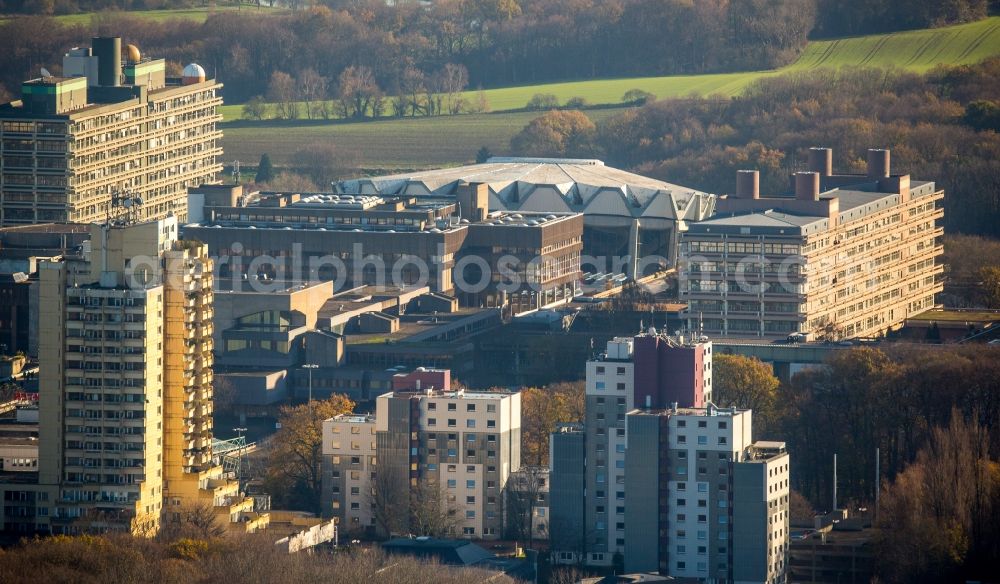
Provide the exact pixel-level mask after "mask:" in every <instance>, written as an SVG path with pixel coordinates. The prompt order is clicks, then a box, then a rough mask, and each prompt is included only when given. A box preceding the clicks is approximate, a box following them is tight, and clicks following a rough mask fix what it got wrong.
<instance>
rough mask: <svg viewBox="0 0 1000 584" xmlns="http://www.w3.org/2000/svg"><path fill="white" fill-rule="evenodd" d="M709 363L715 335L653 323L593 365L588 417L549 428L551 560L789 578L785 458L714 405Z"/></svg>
mask: <svg viewBox="0 0 1000 584" xmlns="http://www.w3.org/2000/svg"><path fill="white" fill-rule="evenodd" d="M711 370H712V344H711V343H710V342H708V341H704V340H701V339H683V338H677V337H670V336H667V335H661V334H657V333H656V332H655V331H654V330H650V331H649V332H648V333H645V334H641V335H637V336H636V337H634V338H616V339H612V340H611V341H609V342H608V344H607V349H606V351H605V352H604V353H602V354H601V355H599V356H598V357H597V358H595V359H593V360H591V361H589V362H588V363H587V383H586V415H585V421H584V423H583V424H582V426H566V427H562V428H559V429H558V430H557V431H556V432H554V433H553V434H552V436H551V445H552V449H551V457H550V469H551V473H550V474H551V477H550V480H551V504H550V526H551V549H552V554H553V559H554V561H556V562H559V563H582V564H587V565H592V566H614V567H615V568H616V569H619V570H624V572H625V573H649V572H656V573H659V574H661V575H665V576H671V577H676V578H682V579H686V578H692V579H697V580H699V581H705V582H747V583H749V582H760V583H767V584H771V583H777V582H784V581H785V562H786V555H787V547H788V539H789V532H788V521H789V519H788V492H789V484H788V477H789V464H788V454H787V453H786V452H785V447H784V443H780V442H754V441H753V440H752V425H751V412H750V411H749V410H736V409H729V408H718V407H716V406H715V405H714V404H712V402H711V401H710V400H709V399H708V398H709V397H710V396H711V394H712V387H711V383H712V372H711Z"/></svg>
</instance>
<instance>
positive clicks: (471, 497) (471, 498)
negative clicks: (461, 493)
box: [465, 495, 476, 505]
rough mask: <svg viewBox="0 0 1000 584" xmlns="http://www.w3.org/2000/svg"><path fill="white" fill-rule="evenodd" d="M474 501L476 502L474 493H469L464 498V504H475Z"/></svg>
mask: <svg viewBox="0 0 1000 584" xmlns="http://www.w3.org/2000/svg"><path fill="white" fill-rule="evenodd" d="M475 503H476V497H475V496H474V495H469V496H467V497H466V498H465V504H466V505H475Z"/></svg>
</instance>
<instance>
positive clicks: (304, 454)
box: [267, 394, 354, 513]
mask: <svg viewBox="0 0 1000 584" xmlns="http://www.w3.org/2000/svg"><path fill="white" fill-rule="evenodd" d="M352 411H354V402H353V401H351V400H350V399H349V398H348V397H347V396H345V395H340V394H335V395H333V396H331V397H330V398H329V399H325V400H314V401H312V402H310V403H306V404H302V405H298V406H284V407H282V408H281V411H280V413H279V414H278V423H279V424H280V425H281V427H280V428H279V429H278V431H277V432H275V434H274V436H272V437H271V438H270V439H269V440H268V441H267V448H268V452H267V475H268V479H269V480H268V482H269V484H270V486H271V487H272V496H274V497H275V498H276V499H278V500H281V499H285V500H284V502H285V503H286V504H287V505H289V506H290V507H291V508H295V509H304V510H308V511H312V512H315V513H319V512H320V509H319V507H320V505H319V502H320V496H319V495H320V487H321V470H320V466H321V462H322V454H323V450H322V438H323V432H322V428H321V424H322V421H323V420H325V419H327V418H332V417H333V416H337V415H340V414H347V413H350V412H352Z"/></svg>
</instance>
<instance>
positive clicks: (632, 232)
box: [334, 158, 715, 276]
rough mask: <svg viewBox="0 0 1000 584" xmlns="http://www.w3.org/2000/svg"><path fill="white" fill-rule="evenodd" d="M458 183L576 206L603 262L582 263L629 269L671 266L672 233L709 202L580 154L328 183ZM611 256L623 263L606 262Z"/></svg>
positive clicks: (370, 187)
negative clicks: (600, 263) (582, 156)
mask: <svg viewBox="0 0 1000 584" xmlns="http://www.w3.org/2000/svg"><path fill="white" fill-rule="evenodd" d="M463 184H482V185H485V186H486V188H487V189H488V192H489V209H490V210H491V211H509V212H518V213H525V212H531V213H567V212H577V213H583V216H584V231H583V253H584V254H586V255H590V256H593V257H595V258H599V257H603V258H605V259H606V260H607V262H608V263H607V264H606V265H597V266H589V267H588V266H584V269H585V270H587V271H592V272H609V271H611V272H616V273H618V272H625V273H627V274H628V275H629V276H635V275H636V274H637V273H645V272H649V271H651V270H653V269H654V268H655V267H656V266H659V265H661V264H665V265H669V266H672V265H673V264H674V261H675V260H676V255H677V237H678V234H679V233H681V232H682V231H683V230H684V229H685V225H686V223H687V222H689V221H700V220H702V219H705V218H707V217H709V216H710V215H711V214H712V210H713V208H714V206H715V197H714V196H712V195H709V194H706V193H702V192H699V191H696V190H694V189H691V188H689V187H683V186H679V185H675V184H670V183H667V182H663V181H659V180H656V179H652V178H649V177H645V176H641V175H638V174H633V173H630V172H626V171H623V170H619V169H617V168H611V167H609V166H605V165H604V163H603V162H601V161H600V160H583V159H557V158H491V159H489V160H488V161H487V162H486V163H484V164H475V165H469V166H459V167H456V168H443V169H435V170H426V171H420V172H413V173H409V174H398V175H390V176H382V177H374V178H359V179H353V180H345V181H341V182H339V183H336V184H334V190H335V191H337V192H338V193H343V194H348V195H355V196H356V195H381V196H390V195H392V196H411V197H426V196H438V197H441V196H447V197H453V196H455V194H456V193H457V191H458V189H459V186H460V185H463ZM627 256H628V257H627ZM613 258H622V262H623V263H621V265H618V266H617V267H616V266H613V265H611V263H610V262H611V261H613Z"/></svg>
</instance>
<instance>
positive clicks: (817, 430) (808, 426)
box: [713, 344, 1000, 583]
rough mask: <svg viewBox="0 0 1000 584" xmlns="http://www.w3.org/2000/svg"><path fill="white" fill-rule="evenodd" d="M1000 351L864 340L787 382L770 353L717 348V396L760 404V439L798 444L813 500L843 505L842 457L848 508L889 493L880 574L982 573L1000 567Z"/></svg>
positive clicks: (960, 576)
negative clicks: (999, 355) (769, 360)
mask: <svg viewBox="0 0 1000 584" xmlns="http://www.w3.org/2000/svg"><path fill="white" fill-rule="evenodd" d="M993 353H995V350H993V349H992V348H989V347H983V346H978V347H976V346H952V347H947V348H946V347H926V346H925V347H917V346H914V345H898V346H893V345H891V344H889V345H883V346H882V347H879V348H870V347H860V348H855V349H851V350H847V351H842V352H837V353H836V354H835V355H834V356H833V357H832V358H831V359H829V360H828V361H827V364H826V365H827V366H826V367H821V368H815V369H810V370H807V371H804V372H801V373H799V374H797V375H795V376H794V377H793V378H792V380H791V383H788V384H781V383H779V381H778V379H776V378H775V377H774V375H773V372H772V370H771V366H770V365H767V364H765V363H763V362H761V361H758V360H756V359H752V358H748V357H743V356H739V355H726V354H717V355H715V357H714V359H713V378H714V379H713V382H714V388H715V401H716V402H717V403H718V404H720V405H734V406H737V407H741V408H752V409H753V434H754V439H757V440H759V439H770V440H782V441H785V442H786V443H787V447H788V451H789V453H790V455H791V457H792V488H793V489H794V490H796V491H797V492H799V493H801V494H802V495H804V496H805V497H806V498H807V499H808V500H809V502H810V503H811V505H812V506H813V508H814V509H816V510H818V511H820V512H824V511H826V510H829V509H830V508H831V506H832V504H833V493H832V485H833V474H834V473H833V458H834V455H836V456H837V457H838V463H837V467H838V469H837V470H838V472H837V488H838V498H837V504H838V506H839V507H840V508H848V509H857V508H866V509H868V510H872V509H873V508H874V506H875V504H876V492H879V491H880V492H881V498H882V501H881V508H880V509H879V510H878V516H877V518H876V521H877V524H878V526H879V527H881V528H882V529H881V530H880V532H879V533H880V535H879V536H878V537H877V538H876V541H875V542H874V543H875V546H876V562H875V571H876V573H877V574H878V576H879V577H880V581H883V582H900V583H903V582H907V583H912V582H962V581H968V580H975V579H978V578H982V577H984V576H988V575H990V574H995V566H996V565H997V562H1000V531H998V529H1000V464H998V461H1000V427H998V423H1000V363H998V362H997V360H996V358H995V355H994V354H993ZM876 449H877V450H876ZM876 454H878V456H879V461H880V463H881V467H880V468H879V475H878V478H877V479H876V474H875V473H876V468H877V467H876Z"/></svg>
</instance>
